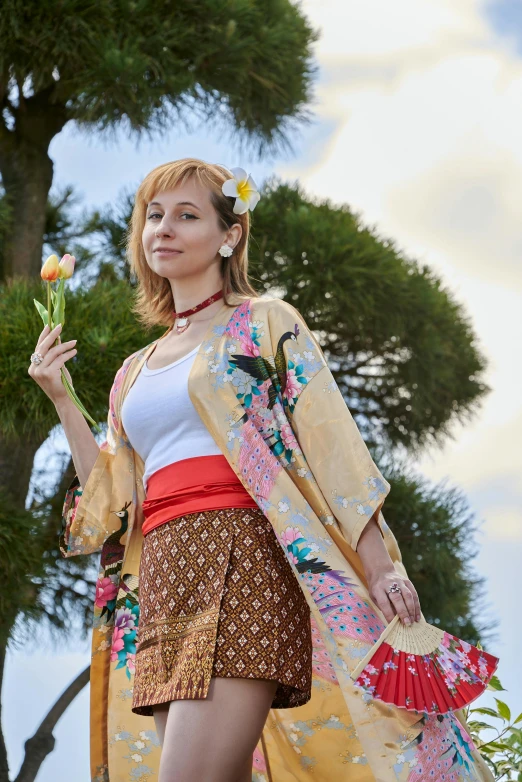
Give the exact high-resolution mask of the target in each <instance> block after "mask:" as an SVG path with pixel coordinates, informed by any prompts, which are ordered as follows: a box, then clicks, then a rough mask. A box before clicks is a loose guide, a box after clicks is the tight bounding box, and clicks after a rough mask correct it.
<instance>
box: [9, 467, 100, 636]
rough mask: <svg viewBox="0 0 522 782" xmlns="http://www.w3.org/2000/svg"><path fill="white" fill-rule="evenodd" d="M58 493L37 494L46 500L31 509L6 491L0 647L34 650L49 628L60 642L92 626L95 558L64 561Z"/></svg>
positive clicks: (39, 501)
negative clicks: (27, 646)
mask: <svg viewBox="0 0 522 782" xmlns="http://www.w3.org/2000/svg"><path fill="white" fill-rule="evenodd" d="M47 483H48V479H47ZM55 492H56V487H51V492H50V494H49V495H48V496H46V497H40V493H39V492H37V496H38V497H40V499H38V500H35V501H34V502H33V504H32V507H31V508H28V509H27V510H26V509H25V508H20V507H19V506H18V505H17V503H16V502H13V500H12V497H11V495H10V493H8V492H6V491H5V490H4V489H2V488H0V563H1V571H2V589H1V591H0V648H1V647H4V646H6V645H8V644H9V645H12V646H14V647H23V646H24V645H25V644H27V643H28V644H30V645H33V644H34V640H35V638H37V637H39V635H40V634H41V633H40V630H41V628H42V627H43V626H46V627H47V629H48V630H49V631H50V636H51V637H52V638H54V639H55V640H58V638H59V637H62V638H63V637H64V635H69V634H70V632H71V627H74V628H76V629H77V630H78V631H79V632H80V633H82V634H83V635H84V636H85V635H86V633H87V630H88V628H89V627H90V625H91V621H92V603H93V600H94V580H93V578H92V574H91V575H90V574H89V570H92V565H91V562H90V560H91V559H92V558H89V557H77V558H75V561H72V560H70V559H65V560H64V559H63V558H62V557H61V556H60V553H59V550H58V537H57V534H56V519H57V517H58V518H59V512H60V511H59V506H60V500H61V501H62V502H63V498H54V495H55ZM13 627H16V632H13Z"/></svg>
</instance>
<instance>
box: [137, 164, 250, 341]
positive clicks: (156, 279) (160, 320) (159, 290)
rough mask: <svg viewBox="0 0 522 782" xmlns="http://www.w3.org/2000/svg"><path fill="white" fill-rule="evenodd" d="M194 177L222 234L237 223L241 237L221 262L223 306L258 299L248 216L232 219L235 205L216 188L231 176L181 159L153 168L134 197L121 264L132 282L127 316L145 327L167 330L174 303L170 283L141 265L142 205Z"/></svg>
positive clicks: (218, 168) (214, 167) (144, 208)
mask: <svg viewBox="0 0 522 782" xmlns="http://www.w3.org/2000/svg"><path fill="white" fill-rule="evenodd" d="M191 177H194V178H195V179H196V181H197V182H199V183H200V184H202V185H204V186H205V187H207V188H208V190H209V191H210V200H211V203H212V205H213V207H214V209H215V210H216V213H217V216H218V221H219V222H220V224H221V225H222V226H223V228H224V229H227V228H230V227H231V226H232V225H234V223H240V225H241V227H242V229H243V232H242V234H241V239H240V240H239V242H238V243H237V245H236V246H235V248H234V253H233V255H232V256H231V257H230V258H222V264H221V275H222V277H223V301H224V303H225V304H227V305H228V306H233V305H234V304H237V303H241V301H243V300H246V299H249V298H252V297H257V296H259V294H258V292H257V291H256V290H255V289H254V288H253V287H252V284H251V283H250V280H249V277H248V240H249V235H250V216H249V212H248V211H247V212H245V214H242V215H238V214H234V212H233V211H232V210H233V207H234V203H235V199H233V198H231V197H229V196H225V195H223V192H222V190H221V186H222V184H223V182H225V180H227V179H230V178H231V177H232V174H231V172H230V171H228V170H227V169H226V168H225V167H224V166H220V165H216V164H214V163H206V162H205V161H204V160H199V159H198V158H182V159H181V160H174V161H172V162H171V163H164V164H163V165H161V166H157V167H156V168H154V169H153V170H152V171H151V172H150V173H149V174H147V176H146V177H145V179H144V180H143V182H142V183H141V184H140V186H139V187H138V190H137V191H136V196H135V200H134V208H133V210H132V216H131V219H130V222H129V227H128V229H127V232H126V251H127V260H128V262H129V264H130V269H131V273H133V274H134V275H135V277H136V279H137V288H136V292H135V294H134V305H133V307H132V311H133V312H134V313H135V314H136V316H137V318H138V320H139V321H140V322H141V323H142V324H143V325H144V326H145V327H146V328H151V327H153V326H158V325H163V326H171V325H172V322H173V316H172V312H173V310H174V300H173V298H172V289H171V287H170V282H169V281H168V279H167V278H166V277H161V276H160V275H159V274H156V272H154V271H153V270H152V269H151V268H150V266H149V265H148V263H147V260H146V258H145V253H144V251H143V244H142V233H143V228H144V226H145V219H146V211H147V204H148V203H149V202H150V201H151V200H152V198H153V196H154V195H156V194H158V193H160V192H162V191H164V190H171V189H173V188H175V187H176V186H177V185H179V184H181V185H183V184H185V182H186V181H187V180H188V179H190V178H191Z"/></svg>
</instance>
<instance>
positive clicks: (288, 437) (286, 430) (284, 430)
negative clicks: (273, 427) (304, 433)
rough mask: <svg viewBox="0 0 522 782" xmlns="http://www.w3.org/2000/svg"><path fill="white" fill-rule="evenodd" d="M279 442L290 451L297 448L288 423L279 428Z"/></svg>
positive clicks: (297, 444)
mask: <svg viewBox="0 0 522 782" xmlns="http://www.w3.org/2000/svg"><path fill="white" fill-rule="evenodd" d="M281 440H282V441H283V444H284V446H285V448H288V449H290V450H291V451H295V450H296V448H298V446H299V443H298V442H297V439H296V436H295V434H294V432H293V429H292V427H291V426H290V424H289V423H288V422H287V423H286V424H283V425H282V427H281Z"/></svg>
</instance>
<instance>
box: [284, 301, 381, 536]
mask: <svg viewBox="0 0 522 782" xmlns="http://www.w3.org/2000/svg"><path fill="white" fill-rule="evenodd" d="M280 305H281V306H280ZM269 323H270V337H271V341H272V347H273V355H274V356H276V352H277V350H278V348H279V349H280V348H281V345H282V346H283V352H284V357H285V363H286V373H287V377H286V383H285V386H286V387H285V391H284V392H283V398H284V399H285V408H286V409H285V412H286V413H287V417H288V420H289V423H290V425H291V427H292V429H293V432H294V434H295V437H296V439H297V441H298V443H299V446H300V448H301V450H302V451H303V454H304V457H305V459H306V462H307V464H308V467H309V469H310V471H311V472H312V474H313V476H314V478H315V480H316V481H317V484H318V486H319V489H320V490H321V492H322V494H323V496H324V498H325V499H326V502H327V503H328V507H329V508H330V510H331V511H332V514H333V516H334V517H335V518H336V519H337V521H338V523H339V526H340V529H341V532H342V534H343V536H344V537H345V539H346V540H347V542H348V543H349V544H350V546H351V547H352V549H353V550H354V551H356V550H357V544H358V541H359V538H360V536H361V533H362V531H363V529H364V527H365V526H366V524H367V523H368V521H369V520H370V519H371V518H372V517H375V520H376V521H377V523H378V525H379V529H380V531H381V534H382V535H383V537H384V530H383V527H382V526H381V522H382V521H383V518H382V515H381V508H382V506H383V503H384V500H385V498H386V496H387V494H388V493H389V491H390V484H389V483H388V482H387V481H386V480H385V479H384V477H383V476H382V474H381V472H380V470H379V468H378V467H377V465H376V464H375V462H374V461H373V459H372V457H371V454H370V452H369V450H368V448H367V446H366V443H365V442H364V440H363V438H362V435H361V433H360V431H359V429H358V427H357V425H356V423H355V421H354V419H353V417H352V414H351V413H350V410H349V408H348V406H347V404H346V402H345V400H344V398H343V396H342V394H341V391H340V390H339V387H338V385H337V383H336V381H335V378H334V377H333V375H332V373H331V371H330V369H329V367H328V364H327V362H326V359H325V356H324V354H323V351H322V349H321V347H320V345H319V343H318V341H317V340H316V338H315V337H314V335H313V334H312V333H311V331H310V329H309V328H308V326H307V325H306V322H305V320H304V318H303V317H302V315H301V313H300V312H299V311H298V310H297V309H295V307H292V305H290V304H289V303H288V302H285V301H279V302H278V305H277V307H275V309H274V310H272V311H271V312H270V314H269ZM289 334H291V335H295V338H294V336H291V337H290V339H288V338H287V339H284V340H282V339H281V338H282V337H284V336H286V335H289ZM276 363H277V362H276Z"/></svg>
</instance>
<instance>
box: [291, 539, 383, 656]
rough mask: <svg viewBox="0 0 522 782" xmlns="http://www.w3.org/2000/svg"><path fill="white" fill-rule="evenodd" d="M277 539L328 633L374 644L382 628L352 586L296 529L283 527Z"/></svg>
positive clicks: (365, 602) (365, 601) (366, 602)
mask: <svg viewBox="0 0 522 782" xmlns="http://www.w3.org/2000/svg"><path fill="white" fill-rule="evenodd" d="M279 538H280V541H281V543H282V545H283V548H284V549H285V552H286V555H287V557H288V558H289V559H290V561H291V562H293V564H294V565H295V567H296V569H297V572H298V573H299V575H300V578H301V579H302V580H303V581H304V583H305V585H306V587H307V589H308V591H309V592H310V594H311V595H312V597H313V600H314V603H315V604H316V606H317V607H318V609H319V611H320V613H321V615H322V617H323V619H324V621H325V623H326V625H327V627H329V629H330V631H331V632H332V633H334V635H336V636H344V637H346V638H358V639H359V640H361V641H363V642H366V643H371V644H373V643H375V641H376V640H377V639H378V638H379V636H380V635H381V633H382V632H383V630H384V625H383V624H382V623H381V622H380V620H379V618H378V617H377V614H376V613H375V612H374V610H373V609H372V607H371V605H370V604H369V603H368V601H367V600H364V598H362V597H361V596H360V595H359V594H358V592H357V587H356V584H355V582H353V581H351V580H350V579H349V578H348V577H347V576H345V575H344V573H342V572H341V571H339V570H333V569H332V568H331V567H330V566H329V565H327V564H326V563H325V562H323V560H321V559H320V558H319V557H317V556H315V555H314V551H313V549H312V547H311V546H309V545H307V542H306V540H305V538H303V537H302V534H301V531H300V530H299V528H298V527H286V529H285V530H283V532H282V534H281V535H280V536H279ZM314 643H315V642H314Z"/></svg>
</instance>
